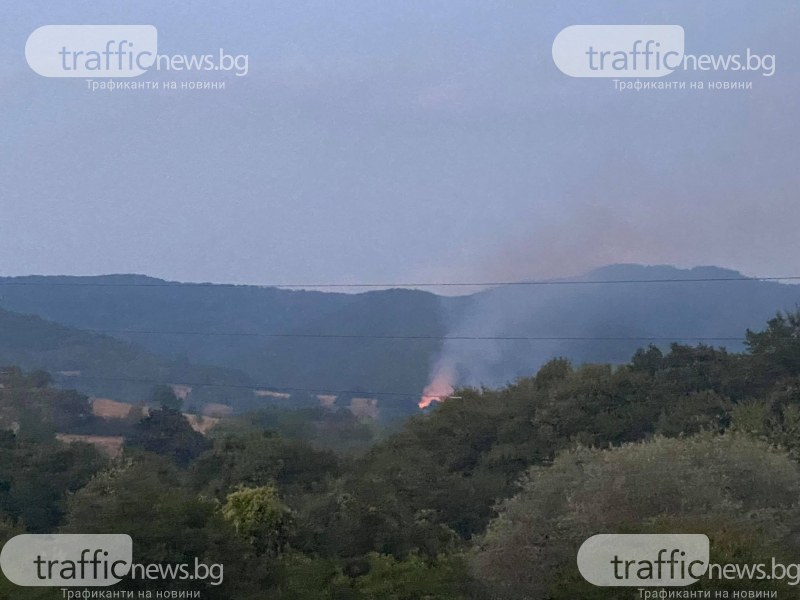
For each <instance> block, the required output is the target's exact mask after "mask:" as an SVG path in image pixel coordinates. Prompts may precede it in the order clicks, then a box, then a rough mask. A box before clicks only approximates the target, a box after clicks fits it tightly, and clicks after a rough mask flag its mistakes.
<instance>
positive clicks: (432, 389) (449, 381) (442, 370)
mask: <svg viewBox="0 0 800 600" xmlns="http://www.w3.org/2000/svg"><path fill="white" fill-rule="evenodd" d="M454 381H455V376H454V373H453V369H452V368H450V367H439V368H437V370H436V374H435V375H434V376H433V379H431V381H430V383H429V384H428V385H426V386H425V389H424V390H422V397H421V398H420V399H419V402H417V406H419V407H420V408H428V407H429V406H430V405H431V403H432V402H442V401H444V399H445V398H447V397H448V396H450V395H451V394H452V393H453V382H454Z"/></svg>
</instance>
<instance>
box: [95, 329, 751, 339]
mask: <svg viewBox="0 0 800 600" xmlns="http://www.w3.org/2000/svg"><path fill="white" fill-rule="evenodd" d="M81 331H88V332H91V333H107V334H115V335H191V336H212V337H213V336H222V337H265V338H300V339H303V338H309V339H316V338H320V339H356V340H363V339H369V340H464V341H480V340H485V341H534V342H545V341H548V342H573V341H579V342H595V341H600V342H604V341H609V342H669V341H675V340H692V341H697V342H704V341H707V342H741V341H743V339H744V338H743V336H741V335H739V336H685V335H674V336H512V335H507V336H506V335H383V334H336V333H330V334H329V333H261V332H252V331H230V332H226V331H156V330H140V329H82V330H81Z"/></svg>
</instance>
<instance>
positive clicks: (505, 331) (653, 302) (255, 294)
mask: <svg viewBox="0 0 800 600" xmlns="http://www.w3.org/2000/svg"><path fill="white" fill-rule="evenodd" d="M741 277H742V275H741V274H740V273H738V272H736V271H732V270H729V269H723V268H719V267H713V266H709V267H696V268H694V269H678V268H675V267H670V266H642V265H610V266H607V267H603V268H600V269H596V270H594V271H592V272H590V273H587V274H586V275H583V276H581V277H578V278H571V279H569V280H561V281H569V282H573V283H574V285H572V284H570V285H538V284H537V285H514V286H502V287H497V288H491V289H487V290H484V291H481V292H478V293H475V294H471V295H468V296H460V297H444V296H437V295H435V294H432V293H429V292H426V291H419V290H407V289H392V290H380V291H371V292H365V293H359V294H343V293H333V292H319V291H299V290H287V289H279V288H262V287H254V286H240V285H217V284H192V283H178V282H168V281H164V280H161V279H156V278H151V277H146V276H143V275H108V276H96V277H66V276H63V277H62V276H58V277H55V276H54V277H51V276H30V277H15V278H0V296H1V297H2V300H0V305H1V306H2V307H3V308H4V309H6V310H7V311H14V312H17V313H25V314H34V315H38V316H39V317H41V318H43V319H47V320H49V321H52V322H54V323H58V324H60V325H62V326H66V327H70V328H73V329H77V330H84V332H85V331H86V330H93V331H95V332H97V333H92V334H91V335H94V336H99V337H100V338H102V340H106V341H103V343H102V344H100V345H99V346H98V348H100V347H103V348H104V346H103V344H108V343H110V342H112V341H114V342H120V343H122V342H124V343H126V344H128V345H127V346H126V347H127V348H128V349H129V351H133V352H134V354H135V355H136V356H137V357H138V358H137V360H145V359H144V358H143V357H144V356H147V357H148V358H147V359H146V360H147V361H151V362H152V364H163V365H167V366H166V367H158V368H159V369H162V371H160V372H162V373H163V372H164V371H163V369H167V370H168V371H169V369H175V368H176V365H178V366H180V365H183V367H184V368H185V369H190V368H191V369H193V368H197V369H200V371H199V372H194V374H193V375H194V376H195V377H202V378H204V380H209V381H210V379H209V378H211V379H213V378H214V377H222V376H223V374H224V377H225V378H228V379H229V380H230V381H234V380H235V381H238V382H240V384H241V385H242V386H245V387H246V386H247V385H249V384H253V385H256V384H258V385H261V384H268V385H271V386H273V387H275V388H284V387H285V388H301V389H309V390H331V391H335V390H345V391H350V392H359V393H363V395H364V396H369V395H370V393H374V392H379V393H381V394H385V395H381V396H379V397H380V402H381V404H382V405H383V406H384V407H385V408H388V407H390V406H391V407H392V408H391V409H390V410H395V411H396V412H399V413H406V414H407V413H409V412H412V411H413V410H414V395H415V394H417V393H419V392H420V391H421V390H422V388H423V387H424V385H425V383H426V382H427V380H428V378H429V376H430V373H431V370H432V369H434V368H435V367H436V366H437V364H442V363H443V362H445V363H446V362H450V363H451V364H452V366H453V369H454V372H455V373H456V374H457V378H458V381H457V383H466V384H475V385H478V384H486V385H498V384H502V383H505V382H507V381H509V380H513V379H514V378H516V377H518V376H521V375H526V374H530V373H532V372H534V371H535V370H536V369H537V368H538V366H540V365H541V364H542V363H543V362H545V361H546V360H548V359H549V358H551V357H553V356H566V357H568V358H570V359H572V360H573V361H575V362H624V361H626V360H627V359H628V358H629V357H630V355H631V354H632V352H633V351H634V350H635V349H636V348H637V347H640V346H642V345H646V344H647V343H648V340H649V339H650V338H658V339H655V340H654V342H655V343H658V344H661V345H666V344H667V343H669V341H671V340H675V341H685V342H689V343H693V342H694V341H697V340H698V338H725V337H735V338H736V339H737V340H739V339H743V337H744V332H745V330H746V329H747V328H754V329H759V328H761V327H762V326H763V324H764V323H765V322H766V320H767V319H768V318H769V317H770V316H772V315H774V313H775V312H776V311H778V310H792V309H794V308H795V307H796V306H797V305H798V303H799V302H800V286H797V285H788V284H785V283H779V282H773V281H755V280H748V281H740V280H738V279H740V278H741ZM698 279H700V280H702V279H714V280H715V281H692V282H690V283H686V282H684V280H698ZM726 279H733V280H734V281H724V280H726ZM672 280H678V281H672ZM592 281H597V282H609V281H617V282H626V283H613V284H610V283H591V282H592ZM0 326H2V323H0ZM34 329H35V328H34ZM0 335H1V336H3V337H2V338H0V345H2V351H3V352H2V354H0V357H2V358H4V361H5V362H9V361H10V360H11V359H13V358H14V356H15V352H18V355H19V356H20V357H21V359H24V360H25V362H26V363H28V364H31V365H32V364H33V363H34V362H35V360H33V355H31V354H26V353H25V351H24V348H23V347H22V346H20V345H18V344H17V342H18V341H19V340H17V342H14V343H11V342H6V341H4V339H5V328H4V327H3V328H0ZM370 336H384V337H383V338H374V337H370ZM448 337H450V338H452V337H456V338H467V337H492V338H502V337H516V338H526V337H527V338H536V339H522V340H520V339H516V340H503V339H492V340H486V339H480V340H477V339H476V340H465V339H443V338H448ZM387 338H391V339H387ZM409 338H413V339H409ZM540 338H572V339H540ZM619 338H623V339H619ZM662 338H663V339H662ZM8 339H11V338H8ZM92 339H93V340H95V341H97V338H92ZM708 343H711V344H714V345H724V346H727V347H729V348H732V349H738V348H740V347H741V343H740V342H738V341H736V340H725V341H720V342H715V341H714V340H711V339H709V340H708ZM15 344H17V345H16V346H15ZM67 347H68V346H65V348H67ZM15 348H16V350H15ZM131 349H133V350H131ZM70 352H72V351H70V350H64V357H65V358H66V357H68V355H69V354H70ZM115 352H118V350H115V351H114V352H111V351H109V350H107V349H103V350H102V353H104V354H106V355H107V356H108V357H114V356H119V357H120V358H119V362H120V363H125V362H128V363H130V364H138V362H137V361H136V360H134V361H132V359H129V358H125V359H123V358H121V357H122V354H115ZM43 356H44V355H43ZM51 358H52V357H51ZM87 360H88V359H87ZM109 360H112V359H111V358H109ZM131 361H132V362H131ZM43 362H47V363H48V364H52V361H51V360H50V358H48V359H47V360H44V359H43ZM112 362H113V361H112ZM42 366H44V365H42ZM215 368H216V369H219V372H218V373H216V374H214V373H213V372H212V370H213V369H215ZM62 370H63V369H62ZM124 370H125V368H124V365H120V368H119V369H117V370H116V372H121V371H124ZM175 372H176V371H174V370H173V371H170V373H175ZM187 372H188V371H187ZM187 372H184V373H183V376H184V377H186V376H187ZM248 382H249V383H248ZM209 393H210V392H209ZM393 393H397V394H398V395H396V396H393V395H392V394H393ZM225 394H226V395H228V396H230V395H231V393H230V392H225ZM234 395H235V394H234ZM240 395H241V394H240ZM238 401H239V400H236V402H238ZM234 403H235V402H234Z"/></svg>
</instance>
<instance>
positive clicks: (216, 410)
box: [202, 402, 233, 419]
mask: <svg viewBox="0 0 800 600" xmlns="http://www.w3.org/2000/svg"><path fill="white" fill-rule="evenodd" d="M232 412H233V409H232V408H231V407H230V406H228V405H227V404H215V403H214V402H209V403H208V404H205V405H203V409H202V413H203V414H204V415H205V416H207V417H214V418H217V419H219V418H220V417H227V416H228V415H230V414H231V413H232Z"/></svg>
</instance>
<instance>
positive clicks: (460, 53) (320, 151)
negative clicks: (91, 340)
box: [0, 0, 800, 283]
mask: <svg viewBox="0 0 800 600" xmlns="http://www.w3.org/2000/svg"><path fill="white" fill-rule="evenodd" d="M55 4H56V3H53V2H49V1H32V2H14V3H12V2H5V3H3V6H2V8H0V33H2V35H0V50H2V52H3V56H4V60H3V61H2V64H1V65H0V102H2V108H3V110H2V113H0V132H2V136H3V137H2V139H3V144H2V147H1V149H0V179H1V180H2V187H1V188H0V210H1V211H2V212H1V213H0V214H1V215H2V217H1V218H0V272H2V273H3V274H25V273H70V274H95V273H110V272H139V273H147V274H150V275H155V276H161V277H167V278H172V279H179V280H212V281H228V282H252V283H274V282H286V283H289V282H298V281H300V282H310V281H314V282H329V281H331V282H332V281H336V282H340V281H344V282H348V281H349V282H359V281H361V282H363V281H400V280H409V279H414V280H420V279H425V280H430V279H438V280H454V279H465V278H467V279H470V278H478V279H486V278H506V277H511V278H522V277H542V276H550V275H560V274H572V273H576V272H580V271H583V270H585V269H587V268H590V267H592V266H595V265H599V264H605V263H610V262H644V263H673V264H678V265H696V264H717V265H721V266H729V267H734V268H738V269H741V270H743V271H745V272H747V273H749V274H760V275H800V264H798V262H800V261H799V260H798V256H800V235H798V224H800V202H798V198H797V195H798V179H800V168H798V158H799V157H798V140H799V139H800V131H798V129H800V119H798V106H800V102H799V101H798V99H799V98H800V96H799V95H798V94H799V92H800V85H799V84H800V79H798V66H799V65H800V63H798V51H799V50H800V41H798V37H797V31H798V26H800V13H799V12H798V5H797V3H795V2H789V1H785V2H784V1H772V2H768V3H766V2H763V1H755V0H754V1H752V2H737V1H727V2H719V1H714V2H698V1H697V0H690V1H685V2H670V3H669V4H668V5H667V4H666V3H644V2H641V1H629V2H624V1H619V0H614V1H613V2H612V1H609V2H603V1H598V0H591V1H587V2H564V1H563V0H558V1H550V2H544V1H537V2H531V1H522V0H520V1H508V2H497V1H488V0H487V1H484V2H465V1H460V0H459V1H456V0H450V1H448V2H431V1H427V0H426V1H422V0H419V1H409V0H404V1H402V2H401V1H395V0H391V1H381V2H374V1H367V0H360V1H336V2H301V1H297V0H291V1H286V2H280V3H279V2H261V1H259V2H256V1H252V2H242V1H240V2H229V3H220V2H211V1H208V2H192V1H183V2H180V3H178V2H173V3H167V2H164V1H163V0H155V1H146V0H141V1H137V2H131V3H121V2H100V1H93V2H80V1H76V2H62V3H58V6H56V5H55ZM62 23H65V24H66V23H75V24H83V23H108V24H128V23H147V24H152V25H155V26H156V27H157V28H158V31H159V51H160V52H163V53H190V52H207V51H216V49H217V48H219V47H223V48H225V49H226V50H228V51H230V52H231V53H247V54H249V56H250V73H249V75H248V76H247V77H241V78H236V77H232V76H231V77H227V78H225V81H226V82H227V89H225V90H224V91H194V92H192V91H176V92H161V91H155V92H149V91H147V92H145V91H138V92H131V91H128V92H125V91H120V92H102V91H98V92H94V93H92V92H90V91H88V90H87V89H86V86H85V84H84V83H83V82H82V81H78V80H62V79H47V78H44V77H40V76H38V75H37V74H35V73H33V72H32V71H31V70H30V69H28V67H27V65H26V63H25V58H24V46H25V40H26V38H27V36H28V35H29V34H30V33H31V32H32V31H33V30H34V29H35V28H36V27H38V26H40V25H44V24H62ZM580 23H585V24H589V23H667V24H678V25H682V26H683V27H684V29H685V31H686V48H687V52H696V53H705V52H709V53H717V52H740V51H744V50H745V49H746V48H748V47H750V48H752V49H753V51H755V52H759V53H774V54H776V55H777V72H776V74H775V75H774V76H773V77H771V78H765V77H762V76H760V75H747V76H744V79H747V80H752V81H753V82H754V85H753V89H752V90H749V91H737V92H722V91H720V92H706V91H703V92H691V91H672V92H640V93H635V92H626V93H621V92H617V91H615V90H614V88H613V84H612V83H611V82H610V81H600V80H589V79H572V78H569V77H567V76H565V75H563V74H561V73H560V72H559V71H558V70H557V69H556V67H555V66H554V64H553V61H552V59H551V54H550V53H551V44H552V41H553V39H554V37H555V36H556V34H557V33H558V32H559V31H560V30H561V29H562V28H564V27H566V26H568V25H572V24H580ZM145 77H147V76H145ZM672 77H674V78H676V79H683V80H686V77H685V76H684V75H673V76H672ZM742 78H743V77H742V76H741V75H735V74H729V75H725V74H716V75H711V76H709V77H707V78H706V79H713V80H724V79H742ZM174 79H176V80H179V81H180V80H182V79H193V80H196V79H197V75H196V74H195V75H184V76H183V77H182V76H181V75H176V76H175V77H174Z"/></svg>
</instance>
